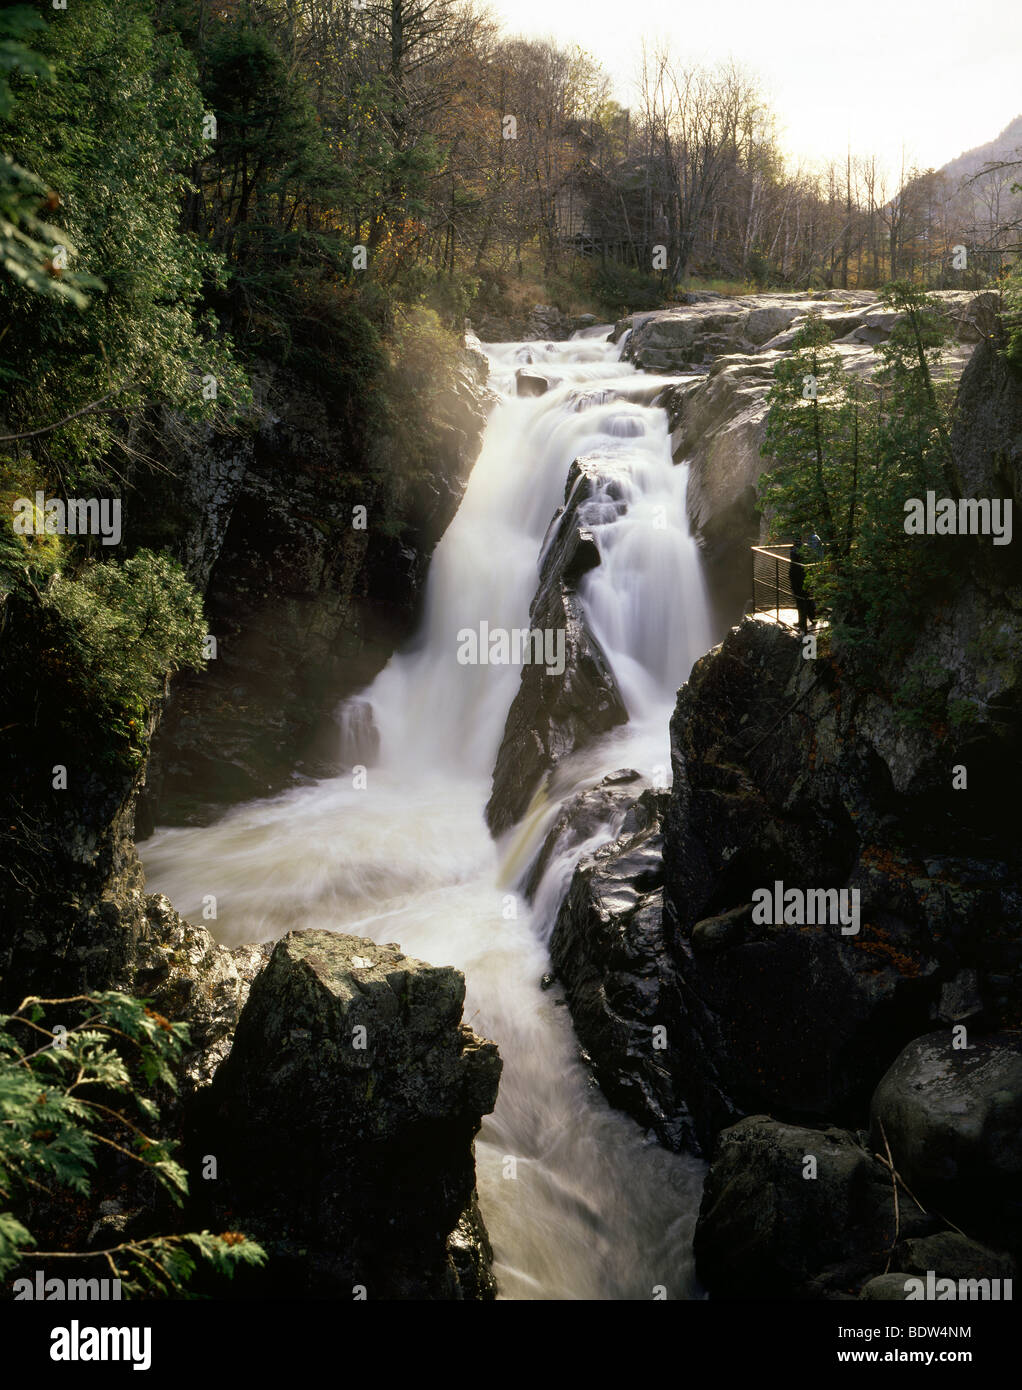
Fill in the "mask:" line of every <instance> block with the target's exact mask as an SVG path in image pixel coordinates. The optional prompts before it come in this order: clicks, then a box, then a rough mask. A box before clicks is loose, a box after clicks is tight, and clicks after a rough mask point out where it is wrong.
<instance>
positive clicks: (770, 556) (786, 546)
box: [749, 541, 819, 623]
mask: <svg viewBox="0 0 1022 1390" xmlns="http://www.w3.org/2000/svg"><path fill="white" fill-rule="evenodd" d="M749 549H750V551H751V552H752V611H753V613H770V612H772V613H773V614H774V617H775V619H776V621H777V622H778V623H781V622H783V621H784V620H783V619H782V618H781V610H782V609H788V610H792V609H794V610H797V609H798V607H799V597H798V596H797V595H796V594H795V591H794V589H793V588H792V586H791V554H790V552H791V551H792V550H793V549H794V542H790V543H789V542H787V541H784V542H778V543H777V544H776V545H773V546H764V545H753V546H750V547H749ZM782 552H787V553H782ZM799 564H800V565H801V566H802V567H803V569H805V570H809V569H812V568H813V567H814V566H815V565H817V564H819V561H818V560H800V561H799ZM804 601H805V600H804V598H803V602H804Z"/></svg>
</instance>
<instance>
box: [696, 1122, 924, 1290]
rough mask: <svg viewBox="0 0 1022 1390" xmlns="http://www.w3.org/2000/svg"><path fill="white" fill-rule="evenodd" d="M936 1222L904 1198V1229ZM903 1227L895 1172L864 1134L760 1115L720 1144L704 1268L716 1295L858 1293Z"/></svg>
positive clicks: (699, 1233) (704, 1231) (701, 1229)
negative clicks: (868, 1144)
mask: <svg viewBox="0 0 1022 1390" xmlns="http://www.w3.org/2000/svg"><path fill="white" fill-rule="evenodd" d="M810 1158H814V1159H815V1160H816V1177H815V1178H813V1177H807V1176H805V1174H806V1173H807V1172H810V1171H812V1169H811V1167H810V1166H809V1164H808V1162H807V1160H808V1159H810ZM908 1205H909V1207H911V1204H908ZM933 1224H934V1222H933V1218H929V1217H924V1216H922V1215H921V1214H920V1213H919V1212H918V1211H915V1210H911V1209H910V1210H906V1204H905V1203H902V1204H901V1234H902V1236H906V1235H910V1234H915V1233H916V1232H918V1233H920V1234H928V1233H929V1232H930V1230H931V1229H932V1227H933ZM895 1233H896V1227H895V1219H894V1198H893V1193H892V1188H891V1179H890V1176H889V1174H888V1173H887V1171H886V1169H885V1168H884V1167H883V1165H882V1164H881V1163H879V1162H878V1161H877V1160H876V1159H875V1158H874V1157H873V1156H872V1155H871V1154H870V1153H868V1152H867V1151H866V1150H865V1149H864V1148H863V1147H862V1145H861V1144H860V1143H859V1141H858V1139H857V1138H856V1136H855V1135H854V1134H851V1133H848V1132H847V1131H845V1130H840V1129H834V1128H826V1129H811V1128H806V1127H801V1126H795V1125H789V1124H782V1123H780V1122H779V1121H777V1120H774V1119H772V1118H770V1117H769V1116H767V1115H752V1116H748V1117H747V1118H746V1119H743V1120H741V1121H739V1122H738V1123H737V1124H735V1125H733V1126H731V1127H730V1128H728V1129H725V1130H724V1131H723V1133H722V1134H721V1135H720V1137H719V1139H718V1141H717V1145H716V1148H715V1149H714V1152H713V1159H712V1162H711V1164H710V1171H709V1173H708V1175H707V1179H706V1186H705V1188H704V1190H703V1200H702V1205H701V1207H700V1211H699V1221H698V1223H697V1225H696V1233H695V1252H696V1268H697V1271H698V1273H699V1277H700V1279H701V1280H702V1281H703V1283H704V1284H705V1285H706V1287H707V1288H708V1289H709V1291H710V1294H711V1296H712V1297H715V1298H799V1297H801V1298H835V1297H842V1296H843V1297H849V1296H853V1295H854V1294H855V1292H856V1291H857V1289H858V1288H859V1287H860V1286H861V1284H862V1283H864V1282H866V1281H867V1280H868V1279H870V1278H872V1277H874V1276H875V1275H878V1274H880V1273H882V1271H883V1267H884V1263H885V1261H886V1258H887V1252H888V1251H890V1249H891V1247H892V1246H893V1245H894V1242H895Z"/></svg>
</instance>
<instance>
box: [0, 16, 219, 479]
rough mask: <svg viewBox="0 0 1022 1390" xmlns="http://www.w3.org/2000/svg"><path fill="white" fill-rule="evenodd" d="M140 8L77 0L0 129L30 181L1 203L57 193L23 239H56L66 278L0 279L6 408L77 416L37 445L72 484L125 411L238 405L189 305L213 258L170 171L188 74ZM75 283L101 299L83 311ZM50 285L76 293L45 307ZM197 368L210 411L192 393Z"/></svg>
mask: <svg viewBox="0 0 1022 1390" xmlns="http://www.w3.org/2000/svg"><path fill="white" fill-rule="evenodd" d="M149 10H150V7H149V6H148V5H146V4H144V3H142V0H125V3H122V4H117V5H113V4H110V3H108V2H107V0H76V3H75V4H74V5H73V6H71V7H70V8H69V9H68V10H67V11H66V12H61V13H60V16H59V22H57V21H56V20H54V21H51V22H50V23H49V24H47V25H45V26H44V28H43V30H42V31H40V32H39V34H38V37H37V38H36V39H35V40H34V43H35V46H36V48H37V49H38V51H39V53H40V54H41V55H42V58H43V59H44V60H45V61H46V63H47V64H48V65H49V68H50V69H52V71H53V73H54V74H55V75H56V80H55V81H53V82H44V81H37V80H34V79H32V80H23V81H22V83H21V86H20V87H19V90H18V93H17V96H18V101H17V106H16V108H15V110H14V113H13V116H12V117H11V118H9V119H8V120H7V121H6V122H3V123H2V124H0V131H2V136H3V140H4V143H5V145H6V146H7V150H8V152H9V158H10V160H11V161H12V163H13V164H16V165H17V166H19V167H20V168H22V169H27V170H31V171H32V175H31V176H28V177H27V180H26V178H19V181H18V182H17V183H16V185H14V186H13V193H11V196H12V197H16V198H17V200H18V207H19V208H21V210H22V212H24V209H25V206H26V205H27V204H30V203H31V200H32V199H38V196H39V195H40V192H41V190H42V187H43V185H45V186H46V187H47V188H49V187H52V188H54V189H56V190H57V194H55V195H53V197H52V198H50V199H49V202H48V206H52V213H51V216H50V221H49V223H46V224H43V223H42V222H39V223H38V225H36V226H35V233H34V236H33V235H32V233H31V228H29V231H27V232H25V233H24V234H25V235H29V236H30V239H33V240H35V241H37V242H38V241H39V240H40V239H42V240H45V241H47V242H57V241H59V242H60V243H61V244H62V245H63V246H64V247H65V248H67V253H68V256H69V258H70V259H69V272H70V273H68V272H60V271H59V270H57V269H55V268H54V267H53V266H52V264H51V266H50V268H49V269H47V267H46V266H45V264H44V265H43V266H42V269H40V268H39V267H38V266H37V267H36V269H35V271H34V272H33V274H32V275H31V276H29V278H28V279H26V275H28V272H26V275H20V276H18V277H17V282H12V281H11V280H7V281H6V282H5V281H4V280H3V278H0V314H2V315H3V317H4V319H5V321H6V322H7V325H8V331H7V332H6V334H5V335H4V336H3V337H2V338H0V373H3V375H5V376H6V377H7V378H8V380H9V382H10V383H11V385H10V390H9V393H8V398H7V401H6V402H5V407H4V412H5V415H6V417H7V419H8V421H10V422H11V423H12V424H13V425H14V427H15V428H16V429H18V428H20V429H23V430H27V429H38V428H39V427H40V426H43V425H49V424H50V423H52V422H55V421H57V420H61V419H64V418H65V417H66V416H68V415H72V414H75V413H76V412H78V411H84V413H82V414H80V415H77V418H75V419H74V420H73V421H70V422H69V423H67V424H64V425H61V426H60V427H59V428H57V429H55V430H53V431H52V432H48V433H47V434H45V435H44V436H42V437H41V438H38V439H37V441H36V447H37V449H38V451H39V454H40V457H42V458H44V459H45V460H49V461H52V468H51V471H56V470H58V469H59V471H60V475H61V477H62V478H63V480H64V482H65V484H66V485H67V486H68V487H69V488H73V486H74V485H76V484H77V482H78V481H79V479H80V478H81V477H83V476H84V475H85V474H86V472H87V468H88V466H90V465H91V466H93V467H97V466H98V467H100V468H107V469H108V468H109V456H110V453H111V450H112V449H115V448H118V447H119V446H120V444H121V441H122V439H123V434H124V419H125V417H129V418H130V417H131V416H132V415H137V414H138V413H140V412H141V411H142V410H143V409H144V408H147V407H148V406H150V405H152V404H154V403H160V402H162V403H165V404H169V405H173V406H175V407H176V408H178V409H180V410H183V411H185V412H188V413H191V414H194V415H195V416H197V417H202V416H211V415H212V414H213V413H214V409H217V410H219V411H220V412H221V413H222V412H224V411H227V413H230V412H231V411H232V410H235V411H236V410H238V409H240V408H241V407H242V406H243V405H244V403H245V400H246V393H245V386H244V379H243V376H242V374H241V373H240V371H239V369H238V368H237V367H236V366H235V365H234V364H233V362H232V358H231V354H230V351H229V348H228V346H227V344H225V343H224V342H223V341H222V340H221V339H220V338H219V336H218V333H217V325H216V323H215V321H214V320H213V319H212V318H211V317H210V316H209V314H208V312H207V311H206V310H205V309H204V308H203V305H202V303H201V299H200V294H201V291H202V288H203V285H204V283H205V284H214V283H215V282H216V280H217V278H218V276H219V274H220V272H219V270H218V266H217V262H216V259H215V257H214V256H213V255H212V254H211V252H210V250H209V249H208V248H206V247H203V246H202V245H201V244H200V243H199V242H198V241H196V240H195V238H193V237H190V236H187V235H185V234H183V233H182V231H181V230H180V216H181V214H180V206H181V199H182V197H183V196H184V195H185V193H186V192H187V189H188V183H187V179H186V177H185V175H184V173H183V171H184V170H185V169H187V168H188V166H189V165H190V164H191V163H192V161H193V160H194V158H195V157H196V155H197V154H198V153H199V151H200V148H201V119H202V101H201V98H200V95H199V92H198V89H197V87H196V84H195V80H194V68H193V65H192V62H191V60H190V59H189V57H188V56H187V55H186V54H185V53H184V51H183V50H182V48H181V45H180V43H179V41H178V40H177V39H176V37H175V36H173V35H172V34H164V33H160V34H157V33H156V32H155V31H154V29H153V25H152V22H151V18H150V14H149ZM8 187H9V191H10V187H11V186H10V185H8ZM58 195H59V196H58ZM15 211H16V212H17V211H18V209H15ZM25 215H26V216H27V215H28V214H27V213H26V214H25ZM22 221H24V218H23V217H22ZM33 225H35V224H33ZM22 230H23V231H24V228H22ZM50 249H51V250H52V246H51V248H50ZM32 254H34V253H31V252H30V249H26V248H25V246H24V245H22V255H23V256H25V255H28V256H29V259H30V261H31V257H32ZM47 256H50V251H47ZM9 269H10V267H9ZM40 276H43V277H44V278H46V279H47V280H52V281H53V286H54V287H55V288H54V289H53V293H51V294H45V295H42V294H31V293H26V288H29V289H31V288H45V286H44V285H43V282H42V279H40ZM82 277H88V279H87V280H86V279H84V278H82ZM85 284H87V285H89V286H91V287H93V288H94V289H100V288H101V289H102V292H100V293H96V294H94V295H93V296H92V299H91V303H90V305H89V307H88V309H87V310H86V311H85V312H82V305H83V304H84V303H85V300H84V297H83V295H82V294H80V293H78V289H80V288H81V286H83V285H85ZM61 287H64V289H69V290H72V291H74V293H65V294H64V295H63V298H55V297H54V296H55V295H57V294H61V293H63V290H62V288H61ZM76 287H77V288H76ZM51 288H52V287H51ZM208 373H211V374H213V375H214V376H216V378H217V385H218V392H217V400H218V405H217V407H214V406H213V405H212V404H211V403H210V402H207V401H206V400H205V399H204V397H203V391H202V380H201V379H202V377H203V376H204V375H206V374H208ZM97 402H102V403H103V408H96V403H97ZM86 407H88V408H87V409H86Z"/></svg>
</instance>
